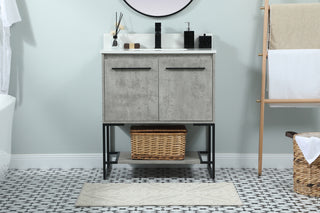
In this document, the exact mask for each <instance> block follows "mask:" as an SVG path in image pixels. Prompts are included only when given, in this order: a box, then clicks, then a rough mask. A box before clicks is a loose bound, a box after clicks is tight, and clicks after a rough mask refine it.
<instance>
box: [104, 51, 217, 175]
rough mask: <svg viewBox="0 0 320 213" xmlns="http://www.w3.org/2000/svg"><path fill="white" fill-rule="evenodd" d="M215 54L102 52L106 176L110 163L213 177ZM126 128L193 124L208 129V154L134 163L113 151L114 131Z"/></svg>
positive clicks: (213, 52)
mask: <svg viewBox="0 0 320 213" xmlns="http://www.w3.org/2000/svg"><path fill="white" fill-rule="evenodd" d="M215 53H216V52H215V51H214V50H184V49H180V50H179V49H166V50H164V49H161V50H152V49H149V50H146V49H144V50H143V49H137V50H107V51H102V52H101V54H102V85H103V97H102V98H103V172H104V179H106V167H107V168H111V164H116V163H126V164H147V163H156V164H160V163H161V164H194V163H203V164H207V165H208V169H209V172H210V175H211V176H212V177H213V178H214V124H215V117H214V104H215V102H214V86H215V85H214V78H215V75H214V73H215V68H214V67H215ZM125 124H193V125H203V126H207V128H208V140H207V145H208V147H207V150H206V151H201V152H199V153H198V154H197V153H195V154H194V153H191V154H186V159H185V160H184V161H151V160H148V161H144V160H131V159H130V157H129V156H130V155H129V154H128V153H119V152H114V151H111V150H112V149H111V147H110V128H111V126H120V125H125Z"/></svg>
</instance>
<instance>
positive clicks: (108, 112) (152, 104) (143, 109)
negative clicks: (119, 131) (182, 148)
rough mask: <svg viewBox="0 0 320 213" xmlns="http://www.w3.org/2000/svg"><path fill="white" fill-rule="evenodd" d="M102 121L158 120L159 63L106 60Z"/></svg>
mask: <svg viewBox="0 0 320 213" xmlns="http://www.w3.org/2000/svg"><path fill="white" fill-rule="evenodd" d="M104 70H105V71H104V121H105V122H110V121H112V122H127V121H138V122H139V121H155V120H158V60H157V58H155V57H153V56H145V55H140V56H136V55H127V56H123V55H113V56H107V57H106V58H105V69H104Z"/></svg>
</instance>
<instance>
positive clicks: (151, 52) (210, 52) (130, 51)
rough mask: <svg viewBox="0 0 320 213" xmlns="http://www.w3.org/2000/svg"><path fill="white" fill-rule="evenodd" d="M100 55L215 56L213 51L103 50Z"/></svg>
mask: <svg viewBox="0 0 320 213" xmlns="http://www.w3.org/2000/svg"><path fill="white" fill-rule="evenodd" d="M100 53H101V54H215V53H216V50H214V49H128V50H126V49H105V50H101V51H100Z"/></svg>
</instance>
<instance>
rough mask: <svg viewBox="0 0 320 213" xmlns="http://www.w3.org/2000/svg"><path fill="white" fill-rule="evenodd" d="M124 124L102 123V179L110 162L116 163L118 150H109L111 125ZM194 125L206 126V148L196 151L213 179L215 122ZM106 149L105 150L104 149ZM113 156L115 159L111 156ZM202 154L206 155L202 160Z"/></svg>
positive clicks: (105, 176)
mask: <svg viewBox="0 0 320 213" xmlns="http://www.w3.org/2000/svg"><path fill="white" fill-rule="evenodd" d="M123 125H124V124H110V123H103V124H102V150H103V162H102V163H103V179H104V180H106V178H107V176H108V174H109V172H111V169H112V164H117V163H118V159H119V155H120V152H111V147H110V146H111V139H110V137H111V135H110V128H111V126H123ZM194 126H207V127H208V129H207V132H208V137H207V150H206V151H200V152H198V155H199V159H200V164H207V168H208V172H209V174H210V176H211V178H212V179H213V180H214V179H215V124H194ZM106 142H107V144H106ZM106 149H107V150H106ZM113 155H114V156H115V159H113V158H112V156H113ZM203 155H205V156H206V157H207V159H206V160H203Z"/></svg>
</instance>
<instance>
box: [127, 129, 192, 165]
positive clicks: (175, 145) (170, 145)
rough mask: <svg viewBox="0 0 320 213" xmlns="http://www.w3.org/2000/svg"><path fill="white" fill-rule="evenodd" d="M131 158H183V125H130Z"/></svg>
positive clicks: (184, 135) (184, 141)
mask: <svg viewBox="0 0 320 213" xmlns="http://www.w3.org/2000/svg"><path fill="white" fill-rule="evenodd" d="M130 133H131V158H132V159H135V160H183V159H184V156H185V144H186V134H187V129H186V128H185V126H182V125H179V126H132V127H131V131H130Z"/></svg>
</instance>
